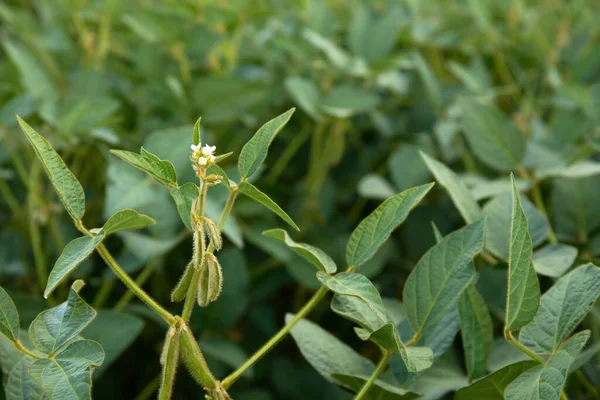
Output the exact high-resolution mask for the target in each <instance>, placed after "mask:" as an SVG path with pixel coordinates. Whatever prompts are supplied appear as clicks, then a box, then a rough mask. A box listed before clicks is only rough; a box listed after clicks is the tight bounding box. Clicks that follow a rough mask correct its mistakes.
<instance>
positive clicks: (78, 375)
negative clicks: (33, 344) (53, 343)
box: [30, 340, 104, 400]
mask: <svg viewBox="0 0 600 400" xmlns="http://www.w3.org/2000/svg"><path fill="white" fill-rule="evenodd" d="M103 361H104V351H103V350H102V346H100V345H99V344H98V343H96V342H94V341H93V340H78V341H75V342H73V343H71V344H69V345H68V346H67V347H66V348H65V349H64V350H63V351H61V352H60V353H58V354H57V355H56V357H54V358H52V359H41V360H37V361H36V362H34V363H33V365H32V366H31V369H30V373H31V375H32V376H33V378H34V379H35V380H37V381H38V382H39V383H40V384H41V385H42V388H43V390H44V392H45V393H46V396H48V397H49V398H51V399H61V400H71V399H73V400H91V398H92V382H91V380H92V370H93V368H95V367H98V366H100V365H101V364H102V362H103Z"/></svg>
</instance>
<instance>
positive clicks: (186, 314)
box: [181, 226, 205, 324]
mask: <svg viewBox="0 0 600 400" xmlns="http://www.w3.org/2000/svg"><path fill="white" fill-rule="evenodd" d="M204 245H205V244H204V230H203V229H202V227H201V226H198V227H196V228H195V229H194V257H193V262H192V270H193V271H194V273H193V275H192V281H191V282H190V286H189V288H188V291H187V294H186V295H185V301H184V303H183V311H182V313H181V318H183V320H184V321H185V323H186V324H187V323H188V322H189V321H190V318H191V317H192V310H193V309H194V302H195V301H196V291H197V290H198V281H199V280H200V270H201V269H202V265H203V264H204V251H205V249H204Z"/></svg>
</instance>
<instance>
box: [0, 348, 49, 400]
mask: <svg viewBox="0 0 600 400" xmlns="http://www.w3.org/2000/svg"><path fill="white" fill-rule="evenodd" d="M34 361H35V359H34V358H32V357H29V356H24V357H23V358H21V360H20V361H19V362H17V364H16V365H15V366H14V367H13V369H12V370H11V371H10V374H9V375H8V380H7V381H6V386H5V388H4V391H5V393H6V397H7V399H9V400H41V399H43V398H44V393H43V391H42V388H41V387H40V385H39V384H38V383H37V382H36V381H34V380H33V378H32V376H31V374H30V373H29V367H30V366H31V364H33V362H34Z"/></svg>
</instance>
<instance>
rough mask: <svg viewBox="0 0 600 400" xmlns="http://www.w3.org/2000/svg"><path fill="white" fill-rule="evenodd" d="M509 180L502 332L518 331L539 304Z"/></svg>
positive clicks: (522, 222) (518, 202)
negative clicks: (506, 261) (505, 284)
mask: <svg viewBox="0 0 600 400" xmlns="http://www.w3.org/2000/svg"><path fill="white" fill-rule="evenodd" d="M511 178H512V179H513V207H512V217H511V221H512V222H511V225H510V246H509V257H508V297H507V301H506V319H505V321H506V322H505V326H504V329H505V330H506V331H512V330H515V329H519V328H522V327H523V326H525V325H527V324H528V323H529V322H531V320H532V319H533V317H534V315H535V313H536V312H537V310H538V307H539V305H540V283H539V282H538V279H537V274H536V273H535V269H533V264H532V261H531V254H532V243H531V236H530V235H529V229H528V223H527V217H526V216H525V211H523V206H522V205H521V198H520V197H519V191H518V190H517V185H516V184H515V182H514V178H513V177H512V175H511Z"/></svg>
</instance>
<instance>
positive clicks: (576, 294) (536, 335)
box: [519, 264, 600, 355]
mask: <svg viewBox="0 0 600 400" xmlns="http://www.w3.org/2000/svg"><path fill="white" fill-rule="evenodd" d="M598 296H600V268H598V267H596V266H595V265H593V264H585V265H582V266H580V267H577V268H575V269H574V270H573V271H571V272H569V273H568V274H567V275H565V276H563V277H562V278H560V279H559V280H558V281H556V283H555V284H554V285H553V286H552V287H551V288H550V289H549V290H548V291H547V292H546V293H544V295H543V296H542V298H541V301H540V309H539V311H538V312H537V314H536V315H535V317H534V318H533V321H531V323H530V324H529V325H527V326H525V327H524V328H523V329H521V332H520V334H519V341H520V342H521V343H523V344H524V345H525V346H527V347H529V348H530V349H531V350H533V351H534V352H535V353H537V354H542V355H546V354H552V353H554V351H555V350H556V349H557V348H558V346H559V345H560V343H561V342H562V341H563V340H565V339H566V338H567V337H568V336H569V335H570V334H571V332H572V331H573V330H574V329H575V328H576V327H577V325H579V323H580V322H581V320H582V319H583V317H585V315H586V314H587V313H588V311H589V310H590V307H591V306H592V304H594V302H595V301H596V300H597V299H598Z"/></svg>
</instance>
